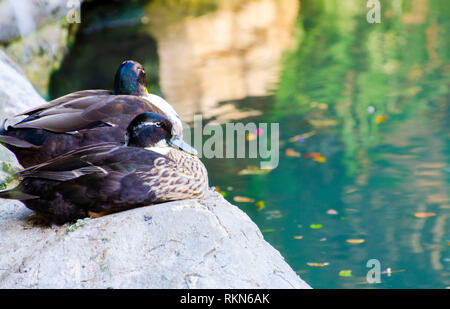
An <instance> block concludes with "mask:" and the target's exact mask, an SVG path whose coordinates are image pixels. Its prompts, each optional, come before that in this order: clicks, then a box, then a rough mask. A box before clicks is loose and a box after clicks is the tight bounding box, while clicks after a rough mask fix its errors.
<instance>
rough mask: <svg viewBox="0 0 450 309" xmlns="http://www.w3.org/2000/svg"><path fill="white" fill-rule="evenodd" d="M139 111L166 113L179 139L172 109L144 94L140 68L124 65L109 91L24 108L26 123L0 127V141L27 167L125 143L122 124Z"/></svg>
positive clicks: (179, 127)
mask: <svg viewBox="0 0 450 309" xmlns="http://www.w3.org/2000/svg"><path fill="white" fill-rule="evenodd" d="M143 112H156V113H161V114H163V115H165V116H166V117H167V118H168V119H169V120H170V121H171V122H172V124H173V130H174V132H173V134H174V135H176V136H179V137H182V135H183V131H182V123H181V120H180V118H179V117H178V114H177V113H176V111H175V110H174V109H173V107H172V106H171V105H170V104H169V103H167V102H166V101H165V100H164V99H162V98H161V97H159V96H156V95H152V94H149V93H148V91H147V88H146V78H145V71H144V68H143V67H142V65H141V64H139V63H137V62H135V61H125V62H123V63H122V64H121V65H120V67H119V68H118V70H117V73H116V75H115V78H114V91H113V92H111V91H109V90H83V91H78V92H74V93H71V94H68V95H65V96H63V97H60V98H58V99H55V100H53V101H50V102H48V103H46V104H44V105H42V106H38V107H36V108H33V109H31V110H28V111H26V112H24V113H22V114H21V115H27V117H26V118H25V119H23V120H22V121H20V122H19V123H16V124H15V125H12V126H8V128H2V129H0V142H2V143H3V144H4V145H5V146H6V147H7V148H8V149H10V150H11V151H12V152H13V153H14V154H15V155H16V157H17V159H18V161H19V162H20V164H22V166H24V167H29V166H32V165H36V164H40V163H43V162H45V161H47V160H49V159H52V158H54V157H56V156H58V155H61V154H63V153H66V152H68V151H70V150H74V149H77V148H79V147H82V146H86V145H91V144H95V143H101V142H124V140H123V138H124V136H125V130H126V128H127V125H128V124H129V123H130V121H131V120H132V119H133V118H134V117H135V116H136V115H138V114H140V113H143Z"/></svg>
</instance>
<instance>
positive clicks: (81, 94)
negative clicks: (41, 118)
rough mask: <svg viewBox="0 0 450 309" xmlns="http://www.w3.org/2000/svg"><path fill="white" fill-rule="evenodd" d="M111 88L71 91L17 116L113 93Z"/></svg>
mask: <svg viewBox="0 0 450 309" xmlns="http://www.w3.org/2000/svg"><path fill="white" fill-rule="evenodd" d="M111 94H112V91H111V90H104V89H93V90H81V91H76V92H72V93H69V94H67V95H65V96H62V97H59V98H57V99H54V100H52V101H50V102H47V103H45V104H42V105H39V106H37V107H33V108H32V109H29V110H26V111H25V112H23V113H20V114H18V115H16V116H24V115H31V114H34V113H37V112H40V111H43V110H46V109H49V108H52V107H55V106H58V105H61V104H65V103H67V102H70V101H72V100H75V99H79V98H83V97H89V96H98V95H111Z"/></svg>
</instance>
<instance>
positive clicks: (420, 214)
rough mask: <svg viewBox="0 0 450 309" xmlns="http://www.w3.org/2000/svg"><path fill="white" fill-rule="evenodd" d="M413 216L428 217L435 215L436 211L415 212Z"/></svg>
mask: <svg viewBox="0 0 450 309" xmlns="http://www.w3.org/2000/svg"><path fill="white" fill-rule="evenodd" d="M414 216H415V217H416V218H428V217H433V216H436V213H434V212H416V213H415V214H414Z"/></svg>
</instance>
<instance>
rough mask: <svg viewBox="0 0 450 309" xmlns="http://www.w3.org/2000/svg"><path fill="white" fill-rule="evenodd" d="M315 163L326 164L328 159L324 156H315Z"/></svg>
mask: <svg viewBox="0 0 450 309" xmlns="http://www.w3.org/2000/svg"><path fill="white" fill-rule="evenodd" d="M314 161H316V162H320V163H324V162H326V161H327V159H326V158H325V157H324V156H315V157H314Z"/></svg>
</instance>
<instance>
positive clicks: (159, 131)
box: [125, 112, 197, 155]
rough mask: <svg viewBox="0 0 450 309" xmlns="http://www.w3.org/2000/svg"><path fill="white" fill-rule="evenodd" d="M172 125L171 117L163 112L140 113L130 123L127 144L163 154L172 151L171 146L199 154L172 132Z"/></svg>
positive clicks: (126, 138)
mask: <svg viewBox="0 0 450 309" xmlns="http://www.w3.org/2000/svg"><path fill="white" fill-rule="evenodd" d="M172 126H173V125H172V123H171V122H170V121H169V119H168V118H167V117H165V116H163V115H161V114H157V113H150V112H147V113H142V114H139V115H137V116H136V117H135V118H134V119H133V120H132V121H131V122H130V124H129V125H128V128H127V133H126V137H125V141H126V142H125V144H126V145H127V146H132V147H143V148H148V149H150V150H153V151H156V152H159V153H163V154H167V153H168V152H169V151H170V148H169V147H173V148H176V149H181V150H183V151H185V152H187V153H190V154H193V155H197V151H196V150H195V149H194V148H193V147H192V146H190V145H189V144H188V143H185V142H184V141H183V140H182V139H181V138H180V137H178V136H176V135H173V134H172V132H173V128H172Z"/></svg>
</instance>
